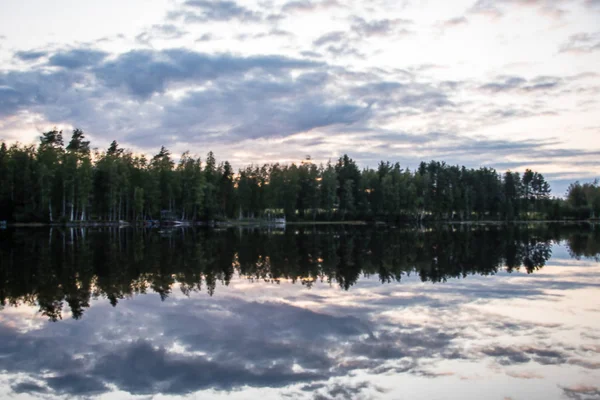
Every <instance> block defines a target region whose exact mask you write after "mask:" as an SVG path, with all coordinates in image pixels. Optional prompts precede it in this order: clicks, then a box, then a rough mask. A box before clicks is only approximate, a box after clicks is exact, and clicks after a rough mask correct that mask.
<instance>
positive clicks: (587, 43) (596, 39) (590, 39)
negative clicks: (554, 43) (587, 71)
mask: <svg viewBox="0 0 600 400" xmlns="http://www.w3.org/2000/svg"><path fill="white" fill-rule="evenodd" d="M597 50H600V32H596V33H578V34H576V35H572V36H570V37H569V40H568V41H567V42H566V43H564V44H563V45H562V46H561V47H560V52H561V53H576V54H585V53H591V52H594V51H597Z"/></svg>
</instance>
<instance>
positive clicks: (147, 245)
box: [0, 225, 600, 320]
mask: <svg viewBox="0 0 600 400" xmlns="http://www.w3.org/2000/svg"><path fill="white" fill-rule="evenodd" d="M559 240H566V241H567V244H568V247H569V249H570V252H571V255H572V256H574V257H581V256H584V257H596V256H597V255H598V254H600V232H599V231H598V230H595V229H589V228H586V229H582V228H581V227H570V228H569V227H565V226H553V225H536V226H533V227H527V228H526V227H523V226H521V227H519V226H512V227H500V226H488V227H473V226H467V225H463V226H459V227H449V226H445V227H442V228H438V229H435V230H426V231H422V230H408V229H407V230H400V229H396V230H390V229H372V228H367V227H344V226H329V227H319V228H314V227H298V228H296V229H289V228H288V230H286V231H285V233H284V232H276V233H269V232H267V231H265V230H244V231H238V230H234V229H229V230H226V231H211V230H203V229H198V230H196V229H185V230H183V229H182V230H175V231H173V232H170V234H168V235H165V234H160V233H159V232H157V231H154V230H138V231H136V230H133V229H120V230H119V229H93V230H92V229H90V230H75V229H71V230H68V229H67V230H58V229H53V230H50V231H49V230H15V231H4V232H0V298H1V300H2V304H3V305H7V304H10V305H19V304H23V303H25V304H31V305H36V304H37V305H39V307H40V310H41V312H42V313H43V314H44V315H47V316H48V317H49V318H50V319H52V320H57V319H59V318H61V311H62V307H63V303H64V302H66V303H67V304H68V305H69V307H70V309H71V311H72V313H73V316H74V317H75V318H80V317H81V316H82V314H83V311H84V309H85V308H86V307H89V304H90V299H91V298H99V297H105V298H108V300H109V301H110V303H111V304H113V305H116V304H117V302H118V300H119V299H122V298H124V297H127V296H132V295H134V294H137V293H146V292H147V291H149V290H151V291H154V292H156V293H158V294H159V295H160V296H161V298H163V299H164V298H166V297H168V295H169V293H170V291H171V288H172V286H173V284H174V283H176V282H178V283H179V284H180V287H181V290H182V291H183V292H184V293H186V294H187V293H189V292H192V291H198V290H201V289H202V288H203V286H204V287H205V290H207V291H208V293H210V294H211V295H212V294H213V293H214V291H215V286H216V283H217V281H220V282H221V283H223V284H225V285H227V284H228V283H229V282H230V280H231V278H232V276H234V274H239V275H240V276H242V277H245V278H247V279H250V280H264V281H267V282H277V281H279V280H281V279H289V280H292V281H294V282H297V281H298V282H301V283H302V284H303V285H306V286H311V285H312V283H313V282H314V281H315V280H319V281H324V282H330V283H335V284H338V285H340V287H342V288H344V289H349V288H350V287H351V286H352V285H354V284H355V283H356V281H357V280H358V279H359V277H360V276H361V274H362V275H364V276H372V275H378V276H379V279H380V280H381V282H391V281H400V279H401V277H402V275H404V274H418V275H419V276H420V278H421V279H422V280H423V281H432V282H440V281H444V280H446V279H448V278H460V277H464V276H467V275H469V274H482V275H489V274H495V273H496V272H498V271H499V270H501V269H502V268H504V267H505V268H506V269H507V270H508V271H509V272H510V271H513V270H514V269H518V268H520V267H523V268H525V270H526V271H527V272H529V273H531V272H533V271H535V270H536V269H539V268H541V267H543V266H544V264H545V263H546V261H547V260H548V259H549V258H550V255H551V244H552V242H553V241H559Z"/></svg>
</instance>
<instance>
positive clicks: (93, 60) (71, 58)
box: [48, 49, 108, 69]
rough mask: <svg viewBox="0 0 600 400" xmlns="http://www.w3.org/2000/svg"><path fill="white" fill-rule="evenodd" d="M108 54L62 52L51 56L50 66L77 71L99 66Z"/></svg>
mask: <svg viewBox="0 0 600 400" xmlns="http://www.w3.org/2000/svg"><path fill="white" fill-rule="evenodd" d="M107 56H108V53H105V52H103V51H99V50H94V49H73V50H66V51H61V52H58V53H55V54H53V55H52V56H50V59H49V60H48V64H49V65H51V66H54V67H62V68H65V69H77V68H82V67H91V66H95V65H97V64H98V63H99V62H101V61H102V60H104V59H105V58H106V57H107Z"/></svg>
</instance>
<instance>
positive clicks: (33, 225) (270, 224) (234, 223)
mask: <svg viewBox="0 0 600 400" xmlns="http://www.w3.org/2000/svg"><path fill="white" fill-rule="evenodd" d="M550 223H551V224H583V223H586V224H596V223H600V219H593V220H592V219H587V220H527V221H526V220H513V221H494V220H482V221H449V220H435V221H424V222H420V223H419V222H418V221H405V222H401V223H391V222H385V221H361V220H354V221H290V222H286V223H276V222H269V221H260V220H257V221H248V220H245V221H244V220H243V221H238V220H231V221H215V222H213V223H209V222H196V223H193V222H190V223H186V224H181V225H174V226H173V225H153V226H150V227H148V228H165V227H185V228H187V227H215V228H228V227H241V226H266V227H285V226H288V225H290V226H308V225H350V226H388V227H389V226H398V225H417V226H423V225H437V224H444V225H510V224H550ZM3 226H4V227H6V228H45V227H50V228H104V227H115V228H116V227H121V228H129V227H131V228H143V227H145V226H143V224H138V223H135V222H134V223H130V222H123V221H122V222H109V221H107V222H66V223H50V222H14V223H7V224H6V225H3Z"/></svg>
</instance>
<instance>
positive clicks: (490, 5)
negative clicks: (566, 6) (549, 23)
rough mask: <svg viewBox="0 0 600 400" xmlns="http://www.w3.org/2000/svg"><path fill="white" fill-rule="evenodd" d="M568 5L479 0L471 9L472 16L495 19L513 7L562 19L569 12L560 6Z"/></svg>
mask: <svg viewBox="0 0 600 400" xmlns="http://www.w3.org/2000/svg"><path fill="white" fill-rule="evenodd" d="M563 3H566V1H564V0H477V2H476V3H475V4H474V5H473V6H472V7H471V8H470V9H469V12H470V13H472V14H481V15H487V16H489V17H493V18H499V17H502V16H503V15H504V14H505V13H506V12H507V8H508V7H510V6H513V7H534V8H537V10H538V12H539V13H540V14H541V15H546V16H549V17H553V18H557V19H560V18H562V17H563V16H564V15H566V14H567V12H566V11H565V10H563V9H561V8H559V7H558V5H559V4H563Z"/></svg>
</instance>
